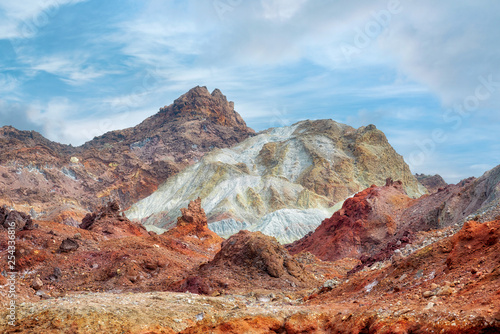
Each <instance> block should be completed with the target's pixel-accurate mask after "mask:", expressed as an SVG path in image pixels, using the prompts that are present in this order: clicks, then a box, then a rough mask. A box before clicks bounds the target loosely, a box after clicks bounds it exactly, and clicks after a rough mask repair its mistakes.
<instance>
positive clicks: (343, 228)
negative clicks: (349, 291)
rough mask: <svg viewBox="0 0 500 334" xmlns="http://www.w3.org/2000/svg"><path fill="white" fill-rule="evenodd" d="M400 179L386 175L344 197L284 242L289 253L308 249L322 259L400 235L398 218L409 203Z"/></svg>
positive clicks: (360, 251) (353, 254)
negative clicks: (308, 228)
mask: <svg viewBox="0 0 500 334" xmlns="http://www.w3.org/2000/svg"><path fill="white" fill-rule="evenodd" d="M411 201H412V200H411V198H410V197H408V196H407V195H406V194H405V193H404V190H403V187H402V183H401V182H400V181H397V182H393V181H392V180H390V179H388V180H387V182H386V185H385V186H383V187H377V186H375V185H374V186H372V187H370V188H367V189H365V190H363V191H362V192H359V193H357V194H356V195H354V197H352V198H348V199H347V200H346V201H345V202H344V205H343V206H342V209H341V210H339V211H337V212H335V214H334V215H333V216H332V217H331V218H329V219H325V220H324V221H323V222H322V223H321V225H320V226H319V227H318V228H317V229H316V230H315V231H314V232H313V233H310V234H308V235H307V236H305V237H304V238H302V239H300V240H298V241H296V242H294V243H292V244H290V245H287V248H288V250H289V251H290V252H291V253H292V254H295V253H298V252H300V251H309V252H311V253H313V254H314V255H316V256H318V257H319V258H320V259H322V260H328V261H335V260H338V259H341V258H344V257H350V258H360V257H361V256H362V255H364V254H375V253H376V252H379V251H381V250H382V249H383V248H384V247H386V244H387V242H389V241H390V240H394V239H398V238H402V237H403V233H404V231H403V230H401V221H400V219H399V217H400V215H401V214H402V212H403V210H404V209H405V208H406V207H407V206H408V205H409V204H410V203H411Z"/></svg>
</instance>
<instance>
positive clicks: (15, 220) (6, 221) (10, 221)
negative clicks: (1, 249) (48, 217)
mask: <svg viewBox="0 0 500 334" xmlns="http://www.w3.org/2000/svg"><path fill="white" fill-rule="evenodd" d="M36 227H37V225H36V224H34V223H33V220H32V219H31V216H30V215H28V214H25V213H23V212H19V211H16V210H9V209H7V207H5V206H1V207H0V229H5V230H6V229H10V228H14V229H15V230H18V231H24V230H32V229H34V228H36Z"/></svg>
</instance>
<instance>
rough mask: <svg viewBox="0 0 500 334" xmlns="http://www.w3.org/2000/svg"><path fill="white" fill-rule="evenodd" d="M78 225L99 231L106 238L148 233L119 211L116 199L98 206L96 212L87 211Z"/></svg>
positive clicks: (145, 234)
mask: <svg viewBox="0 0 500 334" xmlns="http://www.w3.org/2000/svg"><path fill="white" fill-rule="evenodd" d="M79 227H80V228H82V229H85V230H90V231H94V232H97V233H100V234H102V235H105V236H106V237H107V238H123V237H125V236H148V235H149V234H148V232H147V231H146V229H145V228H144V226H142V225H141V224H138V223H135V222H131V221H130V220H128V219H127V217H125V215H123V213H121V212H120V205H119V204H118V203H117V202H116V201H112V202H109V203H108V204H107V205H105V206H102V207H100V208H99V209H98V210H97V212H93V213H88V214H87V215H86V216H85V217H84V218H83V219H82V223H81V224H80V226H79Z"/></svg>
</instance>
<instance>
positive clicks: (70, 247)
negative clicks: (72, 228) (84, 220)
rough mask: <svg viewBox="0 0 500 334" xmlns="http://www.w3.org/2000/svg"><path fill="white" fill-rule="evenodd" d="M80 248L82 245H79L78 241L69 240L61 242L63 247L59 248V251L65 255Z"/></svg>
mask: <svg viewBox="0 0 500 334" xmlns="http://www.w3.org/2000/svg"><path fill="white" fill-rule="evenodd" d="M78 247H80V245H78V243H77V242H76V240H74V239H71V238H67V239H64V240H63V241H62V242H61V246H59V251H60V252H63V253H68V252H71V251H74V250H77V249H78Z"/></svg>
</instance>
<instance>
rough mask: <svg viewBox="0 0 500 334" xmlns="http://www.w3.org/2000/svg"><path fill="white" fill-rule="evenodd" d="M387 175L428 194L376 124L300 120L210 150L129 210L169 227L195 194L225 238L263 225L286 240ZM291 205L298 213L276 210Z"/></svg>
mask: <svg viewBox="0 0 500 334" xmlns="http://www.w3.org/2000/svg"><path fill="white" fill-rule="evenodd" d="M387 177H393V178H397V179H401V180H403V188H404V190H405V191H406V192H407V193H408V194H409V195H410V196H412V197H417V196H420V195H421V194H423V193H424V192H426V190H425V188H423V187H422V186H421V185H420V184H419V183H418V182H417V180H416V179H415V177H414V176H413V175H412V174H411V172H410V170H409V168H408V166H407V165H406V163H405V162H404V160H403V158H402V157H401V156H400V155H399V154H397V153H396V151H395V150H394V149H393V148H392V147H391V146H390V144H389V143H388V141H387V139H386V137H385V135H384V134H383V132H382V131H380V130H378V129H376V127H375V126H374V125H369V126H366V127H360V128H359V129H354V128H352V127H350V126H348V125H344V124H341V123H337V122H335V121H332V120H318V121H302V122H298V123H296V124H294V125H292V126H286V127H282V128H273V129H269V130H266V131H262V132H260V133H258V134H257V135H256V136H253V137H250V138H248V139H246V140H245V141H243V142H241V143H239V144H237V145H235V146H233V147H231V148H225V149H217V150H214V151H213V152H210V153H209V154H207V155H205V156H204V157H203V158H202V159H201V160H200V161H199V162H198V163H196V164H194V165H192V166H190V167H188V168H186V169H185V170H184V171H182V172H181V173H179V174H177V175H175V176H174V177H172V178H170V179H168V180H167V181H166V182H165V183H164V184H162V185H161V186H160V187H159V189H158V190H157V191H156V192H155V193H153V194H152V195H151V196H149V197H147V198H145V199H143V200H141V201H139V202H138V203H136V204H134V205H133V206H132V207H131V208H130V209H129V210H128V211H127V212H126V214H127V216H128V217H129V218H130V219H134V220H139V221H141V222H142V223H143V224H146V225H154V226H159V227H164V228H167V229H168V228H169V227H171V226H173V224H174V222H175V218H176V212H178V210H179V209H180V208H181V207H184V206H185V205H186V204H187V203H188V202H189V201H191V200H193V199H195V198H197V197H198V196H200V197H201V198H202V205H203V208H204V209H205V211H206V212H207V216H208V222H209V223H213V224H209V225H210V226H211V228H213V230H214V231H223V232H224V233H223V234H224V236H226V237H227V236H229V235H230V234H231V233H235V232H237V231H238V230H239V229H241V228H246V229H250V230H254V231H255V230H260V228H257V229H256V228H255V226H259V225H261V226H266V229H267V230H268V231H272V235H273V236H276V237H278V236H279V237H280V239H279V240H280V241H282V242H283V241H285V242H289V241H292V240H295V239H298V238H300V237H301V236H302V235H303V234H304V233H306V232H307V231H304V229H301V230H300V231H299V230H298V229H295V228H294V226H296V225H297V224H303V223H304V222H305V221H308V220H309V222H308V223H307V225H308V228H307V230H309V231H310V230H312V229H314V227H315V226H317V225H319V223H320V222H321V220H322V219H323V218H326V217H328V216H330V215H331V214H332V213H333V212H334V211H335V208H334V205H335V204H336V203H339V202H342V201H343V200H344V199H346V198H347V197H349V196H351V195H352V194H354V193H356V192H358V191H359V190H361V189H365V188H366V187H369V186H370V185H372V184H384V183H385V180H386V178H387ZM290 209H292V210H302V213H301V214H298V213H297V211H280V210H290ZM273 213H274V214H273ZM291 213H293V214H291ZM270 214H271V215H270ZM283 216H286V217H287V219H286V222H284V221H283V219H280V217H283ZM226 225H227V227H226ZM270 225H274V226H270ZM212 226H213V227H212ZM238 227H240V228H238Z"/></svg>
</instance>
